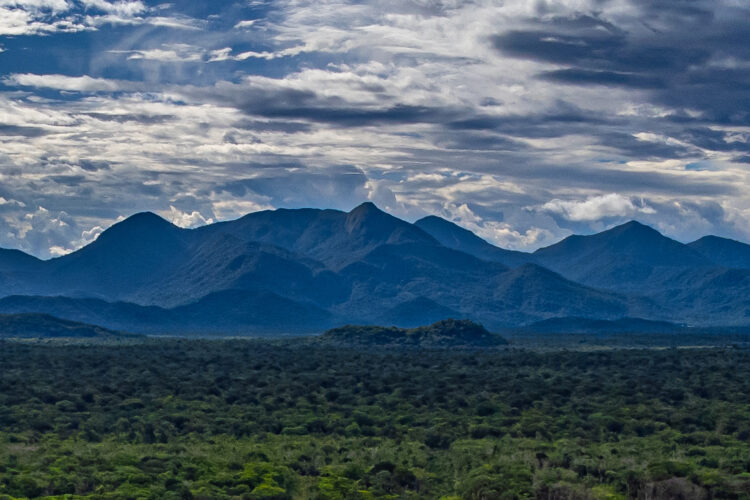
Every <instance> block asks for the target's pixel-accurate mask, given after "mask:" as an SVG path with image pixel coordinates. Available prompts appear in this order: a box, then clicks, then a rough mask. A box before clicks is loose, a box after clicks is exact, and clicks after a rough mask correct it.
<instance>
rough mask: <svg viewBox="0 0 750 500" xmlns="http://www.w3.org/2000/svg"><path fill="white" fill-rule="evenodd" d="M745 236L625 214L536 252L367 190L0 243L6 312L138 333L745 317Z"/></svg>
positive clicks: (749, 318)
mask: <svg viewBox="0 0 750 500" xmlns="http://www.w3.org/2000/svg"><path fill="white" fill-rule="evenodd" d="M747 248H750V247H748V245H744V244H742V243H739V242H733V241H731V240H725V239H722V238H714V237H709V238H703V239H701V240H698V241H697V242H694V243H691V244H690V245H684V244H682V243H680V242H677V241H675V240H672V239H670V238H667V237H665V236H663V235H662V234H660V233H659V232H658V231H656V230H655V229H653V228H651V227H648V226H645V225H643V224H640V223H638V222H629V223H627V224H623V225H621V226H617V227H614V228H612V229H609V230H607V231H603V232H601V233H598V234H594V235H586V236H571V237H569V238H566V239H564V240H563V241H561V242H559V243H557V244H555V245H552V246H550V247H546V248H542V249H540V250H538V251H536V252H534V253H533V254H528V253H523V252H514V251H509V250H505V249H501V248H498V247H495V246H493V245H491V244H490V243H488V242H486V241H484V240H482V239H481V238H479V237H478V236H476V235H474V234H473V233H471V232H470V231H468V230H466V229H464V228H461V227H459V226H457V225H456V224H453V223H452V222H449V221H447V220H445V219H441V218H439V217H426V218H424V219H421V220H419V221H417V222H416V223H415V224H410V223H408V222H406V221H403V220H401V219H398V218H396V217H393V216H392V215H389V214H387V213H385V212H383V211H382V210H380V209H378V208H377V207H376V206H375V205H373V204H372V203H364V204H362V205H360V206H358V207H355V208H354V209H352V210H351V211H349V212H343V211H339V210H319V209H293V210H292V209H279V210H267V211H262V212H256V213H252V214H248V215H246V216H244V217H242V218H240V219H237V220H233V221H227V222H220V223H216V224H209V225H206V226H203V227H199V228H196V229H183V228H179V227H177V226H175V225H173V224H171V223H169V222H168V221H166V220H164V219H162V218H161V217H159V216H157V215H155V214H152V213H140V214H135V215H133V216H131V217H129V218H127V219H125V220H123V221H121V222H118V223H117V224H115V225H113V226H112V227H110V228H109V229H107V230H106V231H104V232H103V233H102V234H101V235H100V236H99V237H98V238H97V240H96V241H94V242H93V243H91V244H89V245H87V246H85V247H83V248H81V249H80V250H78V251H76V252H73V253H71V254H69V255H65V256H62V257H58V258H55V259H51V260H47V261H41V260H38V259H35V258H34V257H31V256H29V255H26V254H24V253H22V252H19V251H16V250H2V249H0V313H8V314H11V313H34V312H35V313H45V314H51V315H53V316H56V317H60V318H65V319H68V320H72V321H80V322H84V323H92V324H98V325H102V326H105V327H107V328H112V329H120V330H126V331H134V332H144V333H174V334H179V333H217V334H222V333H224V334H233V335H234V334H283V333H295V334H299V333H314V332H320V331H323V330H325V329H327V328H330V327H332V326H335V325H340V324H346V323H351V324H392V325H395V326H398V327H401V328H410V327H414V326H417V325H423V324H427V323H431V322H433V321H436V320H439V319H441V318H446V317H462V318H470V319H472V320H475V321H479V322H481V323H482V324H484V325H487V327H488V328H490V329H492V330H495V331H497V330H499V329H501V328H507V327H513V326H518V325H525V324H530V323H534V322H538V321H542V320H547V319H550V318H563V317H580V318H596V319H603V320H615V319H617V318H622V317H640V318H645V319H648V320H656V321H677V322H685V323H690V324H696V325H703V326H707V325H730V326H742V325H749V324H750V269H740V268H739V267H741V266H745V260H744V259H745V253H746V250H747Z"/></svg>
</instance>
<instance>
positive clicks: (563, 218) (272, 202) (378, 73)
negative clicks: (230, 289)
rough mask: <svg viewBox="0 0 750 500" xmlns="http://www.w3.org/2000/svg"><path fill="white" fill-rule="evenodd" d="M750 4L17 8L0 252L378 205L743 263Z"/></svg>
mask: <svg viewBox="0 0 750 500" xmlns="http://www.w3.org/2000/svg"><path fill="white" fill-rule="evenodd" d="M748 26H750V2H747V0H661V1H657V2H655V1H653V0H559V1H552V0H536V1H532V0H442V1H441V0H379V1H369V0H353V1H345V0H314V1H312V0H269V1H263V0H244V1H232V0H215V1H211V2H203V1H196V0H193V1H180V0H178V1H175V2H172V3H159V2H158V1H155V2H152V1H148V0H136V1H129V0H116V1H109V0H0V247H5V248H18V249H21V250H23V251H26V252H29V253H32V254H34V255H36V256H39V257H42V258H49V257H54V256H58V255H62V254H65V253H68V252H70V251H73V250H75V249H77V248H80V247H81V246H83V245H85V244H87V243H89V242H91V241H93V240H94V239H95V238H96V237H97V236H98V234H100V233H101V232H102V231H103V230H104V229H106V228H107V227H109V226H110V225H112V224H113V223H115V222H117V221H118V220H121V219H122V218H123V217H127V216H129V215H131V214H133V213H136V212H141V211H147V210H148V211H153V212H156V213H158V214H160V215H162V216H163V217H165V218H166V219H168V220H170V221H172V222H173V223H175V224H177V225H180V226H182V227H195V226H198V225H202V224H206V223H210V222H214V221H219V220H228V219H234V218H237V217H240V216H242V215H244V214H246V213H248V212H253V211H257V210H264V209H271V208H281V207H289V208H296V207H319V208H336V209H341V210H349V209H351V208H353V207H354V206H356V205H358V204H360V203H362V202H364V201H368V200H369V201H372V202H374V203H375V204H377V205H378V206H379V207H380V208H382V209H383V210H386V211H388V212H390V213H392V214H394V215H396V216H398V217H401V218H404V219H406V220H409V221H413V220H416V219H418V218H420V217H423V216H425V215H429V214H435V215H440V216H442V217H445V218H446V219H449V220H452V221H454V222H456V223H458V224H460V225H462V226H464V227H466V228H468V229H471V230H472V231H474V232H476V233H477V234H479V235H480V236H482V237H483V238H485V239H487V240H488V241H490V242H492V243H494V244H497V245H499V246H502V247H505V248H512V249H520V250H533V249H536V248H539V247H542V246H546V245H549V244H551V243H554V242H556V241H558V240H560V239H561V238H563V237H565V236H567V235H569V234H572V233H592V232H596V231H600V230H603V229H606V228H609V227H612V226H614V225H616V224H619V223H622V222H626V221H628V220H631V219H636V220H639V221H641V222H644V223H646V224H649V225H652V226H654V227H655V228H657V229H659V230H660V231H662V232H663V233H665V234H667V235H668V236H670V237H673V238H676V239H678V240H680V241H685V242H687V241H691V240H694V239H696V238H698V237H700V236H702V235H705V234H709V233H711V234H717V235H720V236H725V237H731V238H735V239H739V240H742V241H748V240H750V189H748V187H749V186H750V30H749V29H748Z"/></svg>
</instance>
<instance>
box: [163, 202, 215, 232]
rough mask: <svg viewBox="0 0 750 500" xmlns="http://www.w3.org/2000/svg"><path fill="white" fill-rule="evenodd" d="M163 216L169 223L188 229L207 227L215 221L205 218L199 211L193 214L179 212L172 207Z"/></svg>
mask: <svg viewBox="0 0 750 500" xmlns="http://www.w3.org/2000/svg"><path fill="white" fill-rule="evenodd" d="M163 215H164V217H165V218H166V219H167V220H168V221H169V222H171V223H172V224H174V225H175V226H179V227H187V228H190V227H198V226H205V225H206V224H211V223H212V222H213V221H214V220H213V219H212V218H210V217H208V218H206V217H204V216H203V215H201V213H200V212H198V211H197V210H194V211H192V212H183V211H182V210H179V209H177V208H175V207H174V206H172V205H170V206H169V212H167V213H165V214H163Z"/></svg>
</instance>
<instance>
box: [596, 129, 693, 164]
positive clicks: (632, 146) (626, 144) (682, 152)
mask: <svg viewBox="0 0 750 500" xmlns="http://www.w3.org/2000/svg"><path fill="white" fill-rule="evenodd" d="M597 140H598V142H599V144H601V145H602V146H606V147H609V148H614V149H616V150H618V152H619V153H620V154H622V155H623V156H625V157H627V158H631V159H641V160H644V159H654V160H661V159H669V158H685V157H688V156H690V155H691V153H692V151H691V149H689V148H688V147H686V146H683V145H680V144H668V143H665V142H651V141H643V140H639V139H637V138H636V137H634V136H633V135H632V134H625V133H622V132H602V133H600V134H599V135H598V137H597Z"/></svg>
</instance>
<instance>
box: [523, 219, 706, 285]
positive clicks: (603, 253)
mask: <svg viewBox="0 0 750 500" xmlns="http://www.w3.org/2000/svg"><path fill="white" fill-rule="evenodd" d="M533 255H534V257H536V259H537V262H538V263H539V264H541V265H542V266H545V267H548V268H550V269H552V270H554V271H557V272H559V273H561V274H562V275H563V276H565V277H567V278H569V279H572V280H574V281H579V282H581V283H585V284H587V285H590V286H594V287H599V288H607V289H617V290H622V291H630V292H635V293H644V292H648V291H649V290H650V289H654V288H658V287H660V286H661V285H662V284H663V283H665V282H667V281H669V279H671V278H672V277H673V275H674V274H676V273H680V272H681V271H684V270H685V269H695V268H706V267H711V266H712V265H713V264H712V262H711V261H709V260H708V259H706V258H705V257H703V256H702V255H700V254H699V253H698V252H696V251H695V250H693V249H692V248H690V247H688V246H687V245H684V244H682V243H680V242H678V241H675V240H672V239H670V238H667V237H666V236H663V235H662V234H661V233H659V232H658V231H656V230H655V229H653V228H651V227H649V226H645V225H643V224H640V223H638V222H635V221H631V222H628V223H626V224H623V225H621V226H617V227H614V228H612V229H609V230H607V231H603V232H601V233H597V234H594V235H590V236H578V235H575V236H569V237H567V238H565V239H564V240H562V241H561V242H559V243H556V244H554V245H551V246H549V247H546V248H541V249H539V250H537V251H536V252H534V254H533Z"/></svg>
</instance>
